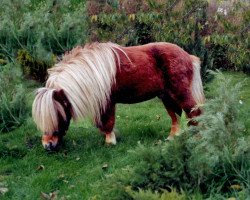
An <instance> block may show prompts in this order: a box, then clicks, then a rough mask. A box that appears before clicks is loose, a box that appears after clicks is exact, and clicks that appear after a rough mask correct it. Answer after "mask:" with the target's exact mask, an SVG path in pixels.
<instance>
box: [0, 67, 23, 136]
mask: <svg viewBox="0 0 250 200" xmlns="http://www.w3.org/2000/svg"><path fill="white" fill-rule="evenodd" d="M0 70H1V71H0V132H6V131H11V130H13V129H14V128H16V127H18V126H20V125H21V124H22V123H23V122H24V120H25V118H26V116H27V112H28V109H27V105H26V99H25V89H24V87H23V85H22V84H21V74H20V71H19V70H18V69H17V68H16V67H15V66H13V65H11V64H7V65H5V66H3V67H1V68H0Z"/></svg>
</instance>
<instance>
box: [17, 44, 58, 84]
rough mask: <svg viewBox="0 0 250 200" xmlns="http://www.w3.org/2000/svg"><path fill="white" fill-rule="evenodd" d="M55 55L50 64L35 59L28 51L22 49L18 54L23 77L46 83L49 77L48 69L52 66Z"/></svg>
mask: <svg viewBox="0 0 250 200" xmlns="http://www.w3.org/2000/svg"><path fill="white" fill-rule="evenodd" d="M53 60H55V58H54V59H53V55H52V58H51V61H50V62H49V63H47V62H45V61H43V60H39V59H38V58H36V59H35V58H33V57H32V56H31V55H30V54H29V52H28V51H26V50H24V49H22V50H19V51H18V53H17V61H18V62H19V63H20V65H21V68H22V71H23V75H24V76H25V77H26V78H32V79H35V80H38V81H40V82H42V83H43V82H44V81H45V79H46V77H47V69H48V68H49V67H50V66H51V65H52V63H53Z"/></svg>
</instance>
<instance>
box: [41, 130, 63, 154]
mask: <svg viewBox="0 0 250 200" xmlns="http://www.w3.org/2000/svg"><path fill="white" fill-rule="evenodd" d="M42 144H43V147H44V149H46V150H48V151H54V150H56V149H57V148H58V145H59V139H58V137H57V136H54V135H49V134H46V135H43V137H42Z"/></svg>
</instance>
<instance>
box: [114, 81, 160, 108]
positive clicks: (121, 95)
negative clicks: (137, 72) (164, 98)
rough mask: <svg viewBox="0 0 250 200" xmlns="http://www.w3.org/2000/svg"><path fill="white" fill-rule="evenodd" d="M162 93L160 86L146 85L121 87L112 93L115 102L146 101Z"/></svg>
mask: <svg viewBox="0 0 250 200" xmlns="http://www.w3.org/2000/svg"><path fill="white" fill-rule="evenodd" d="M161 93H162V89H161V87H155V86H152V85H151V86H148V87H132V88H131V87H130V88H122V89H120V90H119V91H117V92H116V93H115V94H114V95H113V97H114V98H113V99H114V101H115V102H116V103H128V104H131V103H139V102H142V101H147V100H150V99H152V98H155V97H157V96H160V95H161Z"/></svg>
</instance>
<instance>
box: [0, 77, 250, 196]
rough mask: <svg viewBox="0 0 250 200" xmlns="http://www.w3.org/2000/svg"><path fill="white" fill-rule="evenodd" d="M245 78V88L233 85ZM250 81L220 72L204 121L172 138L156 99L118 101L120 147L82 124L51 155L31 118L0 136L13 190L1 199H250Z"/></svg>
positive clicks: (2, 173)
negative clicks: (168, 138)
mask: <svg viewBox="0 0 250 200" xmlns="http://www.w3.org/2000/svg"><path fill="white" fill-rule="evenodd" d="M230 77H231V79H232V81H231V84H228V80H229V79H230ZM244 78H247V79H246V81H245V83H244V87H242V89H239V86H236V87H234V86H232V83H235V82H236V83H237V82H239V80H242V79H244ZM218 85H221V86H220V87H219V86H218ZM249 85H250V79H249V77H246V76H245V75H243V74H237V75H234V74H228V75H225V77H224V78H220V79H217V78H216V79H215V80H214V81H213V82H211V83H210V84H209V85H208V88H209V92H207V96H210V98H211V100H208V104H207V105H206V107H205V108H204V109H206V110H207V112H206V114H204V115H203V116H202V117H201V118H200V119H199V120H200V121H201V123H203V124H204V125H203V126H200V127H197V128H194V129H185V131H184V132H183V133H182V135H181V136H180V137H177V138H176V139H175V140H174V141H173V142H169V143H165V142H164V138H166V137H167V133H168V132H169V131H170V118H169V117H166V111H165V109H164V106H163V105H162V104H161V103H160V102H159V101H158V100H156V99H155V100H152V101H148V102H144V103H140V104H135V105H119V106H118V112H117V115H116V120H117V126H116V127H117V129H118V130H119V131H120V134H119V142H118V144H117V145H116V146H105V145H104V138H103V137H101V135H100V134H99V132H98V130H97V129H96V128H94V127H93V126H92V124H90V123H89V122H81V123H79V124H72V125H71V127H70V129H69V132H68V134H67V136H66V138H65V141H64V144H63V146H62V148H61V149H60V151H59V152H55V153H47V152H45V151H44V150H43V148H42V145H41V142H40V139H41V135H40V133H39V131H37V130H36V127H35V124H34V123H33V122H32V119H31V118H30V117H29V118H28V119H27V120H26V122H25V123H24V124H23V125H22V126H21V127H20V128H18V129H16V130H14V131H12V132H10V133H7V134H1V135H0V163H1V165H0V188H7V189H8V192H6V193H5V194H4V195H2V196H1V198H2V199H39V198H40V197H41V195H42V196H46V195H48V196H50V195H51V196H53V195H55V196H57V199H79V197H80V198H81V197H82V198H84V199H107V196H108V199H147V198H149V197H150V198H151V197H152V199H164V198H165V197H166V198H169V199H171V198H172V199H187V198H193V199H204V198H210V199H223V198H229V197H236V198H238V199H246V197H247V196H248V195H249V169H250V168H249V160H250V159H249V142H250V141H249V135H250V133H249V130H250V121H249V118H250V116H249V113H250V112H249V105H250V93H249V90H248V88H249ZM216 88H217V90H218V91H216ZM222 89H223V91H227V93H226V94H224V93H222V92H221V90H222ZM238 91H242V93H241V94H240V96H238ZM218 93H219V94H218ZM32 94H33V93H32ZM29 98H30V99H33V95H32V96H30V95H29ZM239 100H241V101H242V104H241V103H239ZM229 113H230V114H229ZM184 122H185V119H184V118H182V125H183V126H184V127H185V123H184ZM244 126H245V127H244ZM30 187H32V190H30ZM139 188H140V189H139ZM0 190H1V189H0ZM41 192H43V193H41ZM50 193H51V194H50ZM48 196H47V197H48Z"/></svg>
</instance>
